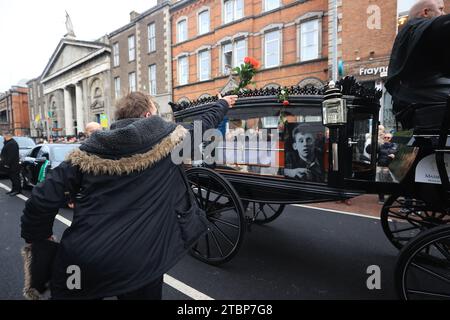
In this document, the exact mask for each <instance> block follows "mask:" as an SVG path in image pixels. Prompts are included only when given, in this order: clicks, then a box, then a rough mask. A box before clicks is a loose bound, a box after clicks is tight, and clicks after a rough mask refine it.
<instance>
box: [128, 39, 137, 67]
mask: <svg viewBox="0 0 450 320" xmlns="http://www.w3.org/2000/svg"><path fill="white" fill-rule="evenodd" d="M135 59H136V39H135V37H134V35H133V36H129V37H128V61H134V60H135Z"/></svg>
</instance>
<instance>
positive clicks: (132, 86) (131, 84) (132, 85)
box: [128, 72, 136, 92]
mask: <svg viewBox="0 0 450 320" xmlns="http://www.w3.org/2000/svg"><path fill="white" fill-rule="evenodd" d="M128 90H129V91H130V92H135V91H136V72H131V73H129V74H128Z"/></svg>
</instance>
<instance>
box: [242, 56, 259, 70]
mask: <svg viewBox="0 0 450 320" xmlns="http://www.w3.org/2000/svg"><path fill="white" fill-rule="evenodd" d="M244 63H247V64H250V65H251V66H252V67H253V68H254V69H258V68H259V67H260V63H259V61H258V60H256V59H255V58H252V57H245V58H244Z"/></svg>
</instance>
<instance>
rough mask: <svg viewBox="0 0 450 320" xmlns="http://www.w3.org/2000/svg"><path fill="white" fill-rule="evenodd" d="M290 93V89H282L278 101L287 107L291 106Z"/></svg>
mask: <svg viewBox="0 0 450 320" xmlns="http://www.w3.org/2000/svg"><path fill="white" fill-rule="evenodd" d="M289 93H290V91H289V88H287V87H284V88H283V89H281V91H280V94H279V95H278V101H280V102H281V103H282V104H283V106H285V107H287V106H288V105H290V104H291V103H290V102H289Z"/></svg>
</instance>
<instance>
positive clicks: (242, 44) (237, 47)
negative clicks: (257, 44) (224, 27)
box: [233, 39, 247, 67]
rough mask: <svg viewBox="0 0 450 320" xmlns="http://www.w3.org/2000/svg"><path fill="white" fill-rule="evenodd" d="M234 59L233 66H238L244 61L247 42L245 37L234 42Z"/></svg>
mask: <svg viewBox="0 0 450 320" xmlns="http://www.w3.org/2000/svg"><path fill="white" fill-rule="evenodd" d="M234 51H235V53H236V54H235V55H234V61H233V67H237V66H240V65H241V64H242V63H244V59H245V56H246V55H247V42H246V41H245V39H242V40H238V41H236V42H235V43H234Z"/></svg>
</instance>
